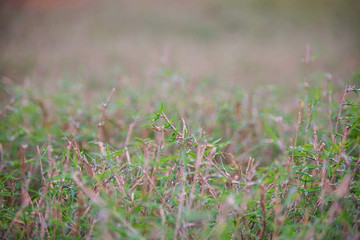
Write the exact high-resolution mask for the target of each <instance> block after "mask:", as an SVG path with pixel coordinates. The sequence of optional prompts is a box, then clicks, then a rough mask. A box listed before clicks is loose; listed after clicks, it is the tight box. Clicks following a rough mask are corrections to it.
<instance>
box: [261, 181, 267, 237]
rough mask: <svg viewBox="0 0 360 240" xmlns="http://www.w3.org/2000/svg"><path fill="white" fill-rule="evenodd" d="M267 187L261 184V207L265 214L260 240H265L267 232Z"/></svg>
mask: <svg viewBox="0 0 360 240" xmlns="http://www.w3.org/2000/svg"><path fill="white" fill-rule="evenodd" d="M265 193H266V190H265V185H264V184H261V199H260V207H261V212H262V214H263V217H262V220H261V231H260V236H259V239H261V240H262V239H264V238H265V230H266V216H267V212H266V205H265Z"/></svg>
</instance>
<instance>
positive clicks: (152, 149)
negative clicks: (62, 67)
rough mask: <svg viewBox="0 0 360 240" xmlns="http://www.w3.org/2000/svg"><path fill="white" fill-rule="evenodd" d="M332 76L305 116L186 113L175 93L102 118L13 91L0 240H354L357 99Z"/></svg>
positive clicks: (78, 104) (263, 104) (1, 169)
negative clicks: (153, 110) (160, 101)
mask: <svg viewBox="0 0 360 240" xmlns="http://www.w3.org/2000/svg"><path fill="white" fill-rule="evenodd" d="M166 74H167V75H168V76H169V77H172V76H173V75H172V74H171V73H169V72H167V73H166ZM324 76H326V75H311V76H308V81H307V82H306V84H304V85H303V87H300V88H299V89H298V90H297V94H299V95H300V96H301V97H300V101H299V103H298V105H297V106H296V108H294V107H292V106H290V107H289V106H287V105H286V104H285V103H283V102H281V101H280V100H279V96H280V95H281V94H280V93H278V92H276V91H275V90H261V91H259V92H252V93H238V94H237V95H234V96H232V97H231V98H230V99H225V100H223V99H222V98H221V97H218V98H217V100H216V99H215V100H213V101H211V102H210V103H209V102H207V101H204V100H202V101H199V102H197V103H195V102H187V101H186V100H184V101H183V102H179V99H184V98H183V97H186V95H185V93H183V92H181V90H178V89H179V88H178V86H177V85H176V83H174V86H173V89H172V88H170V89H168V90H167V91H170V92H173V93H174V96H173V99H170V100H169V102H167V101H164V102H163V103H159V102H154V103H153V108H154V109H155V108H156V109H157V111H155V112H154V113H153V114H149V110H144V109H147V106H145V107H139V106H138V101H137V100H136V99H137V98H138V97H141V96H139V93H136V91H134V92H133V96H132V100H128V99H126V98H128V97H129V95H130V96H131V94H132V93H131V92H130V94H128V95H126V96H125V97H124V96H122V95H121V94H117V93H118V91H117V90H113V91H112V92H111V94H110V96H109V97H108V98H106V99H105V100H104V104H103V105H101V107H100V108H97V107H96V106H97V104H96V103H95V102H96V101H97V100H96V99H95V100H93V101H90V100H88V101H87V102H85V101H84V100H83V99H82V96H81V94H80V93H79V92H78V90H76V91H71V90H69V89H68V90H66V89H63V90H62V91H59V92H58V93H56V94H54V95H51V96H46V95H40V94H35V93H33V92H31V91H30V90H28V89H24V88H23V87H19V86H17V85H14V84H12V83H11V82H10V81H3V82H2V83H1V88H2V89H3V92H6V95H7V96H8V97H7V99H8V102H7V103H5V104H3V105H2V106H1V109H0V110H1V112H0V132H1V134H0V153H1V165H0V181H1V185H0V202H1V213H0V236H1V238H2V239H29V238H46V239H47V238H51V239H65V238H66V239H101V238H102V239H209V238H211V239H313V238H316V239H339V238H345V239H354V238H358V237H359V224H360V223H359V220H360V206H359V201H360V192H359V189H360V179H359V166H360V158H359V154H360V148H359V146H360V144H359V141H360V134H359V132H360V122H359V121H360V108H359V95H358V93H359V86H356V85H354V86H353V85H351V84H347V85H346V86H345V84H344V83H339V82H336V81H333V80H331V78H330V77H329V78H328V79H326V78H325V77H324ZM358 78H359V75H354V79H355V82H356V81H357V80H358ZM198 88H201V86H200V87H198ZM344 89H345V91H344ZM177 90H178V91H177ZM120 91H121V90H120ZM194 91H197V90H194ZM143 98H146V96H143ZM146 100H150V99H149V98H147V99H146ZM141 101H143V99H142V100H141ZM94 106H95V107H94ZM150 109H151V108H150ZM179 109H183V110H182V111H184V112H183V113H181V114H178V113H177V111H178V110H179ZM282 109H288V110H286V111H284V110H282ZM291 109H297V110H291ZM178 116H180V117H178Z"/></svg>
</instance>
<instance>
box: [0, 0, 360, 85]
mask: <svg viewBox="0 0 360 240" xmlns="http://www.w3.org/2000/svg"><path fill="white" fill-rule="evenodd" d="M10 2H11V3H12V4H10ZM15 3H17V4H14V1H5V2H3V3H2V7H1V15H0V18H1V25H0V26H1V28H2V29H3V30H2V32H3V34H2V37H1V42H0V44H1V45H0V49H1V52H0V54H1V55H0V74H1V76H6V77H8V78H10V79H12V80H14V81H16V82H22V81H24V79H25V78H26V79H29V82H30V83H31V84H30V85H33V86H32V87H33V88H36V89H37V90H40V91H41V89H42V88H44V89H46V91H56V89H57V88H58V85H59V84H60V83H61V82H62V81H69V82H71V83H75V84H76V83H78V84H81V85H82V86H83V87H85V88H86V89H88V90H91V89H96V90H98V89H99V88H104V89H107V91H108V88H110V87H116V88H122V87H124V86H127V87H129V86H132V87H133V88H136V89H137V90H138V91H147V90H149V89H150V87H151V86H154V85H156V87H157V88H158V89H159V90H161V89H162V88H163V86H162V85H164V82H163V78H162V76H163V73H164V69H165V70H167V71H170V72H172V73H173V74H175V75H176V74H178V75H180V76H177V77H181V78H185V79H186V80H187V81H189V82H190V83H189V84H191V85H195V86H196V87H197V86H199V85H205V86H207V88H208V87H209V86H215V87H216V89H221V90H224V91H227V90H228V89H234V87H236V88H239V89H240V88H245V89H251V88H253V87H254V86H264V85H269V84H281V85H282V86H292V85H293V83H296V82H298V81H299V80H303V79H301V77H302V76H303V75H304V72H305V71H304V65H303V64H302V59H304V58H305V54H306V53H305V49H306V46H307V45H308V46H310V48H311V52H310V54H311V57H314V59H315V58H319V59H320V60H319V61H315V62H314V63H313V65H312V66H313V68H314V69H316V70H317V71H323V72H331V73H333V74H335V75H336V76H337V77H341V78H343V79H346V78H348V77H350V76H351V73H352V72H353V71H354V70H356V68H357V67H358V63H359V42H360V38H359V36H360V35H359V29H358V26H357V25H358V24H357V23H358V22H360V19H359V15H358V14H357V13H358V10H359V9H360V8H359V6H360V4H359V2H357V1H350V0H347V1H326V3H324V2H323V1H301V2H295V1H285V0H276V1H264V0H257V1H248V0H245V1H230V0H228V1H221V2H219V1H211V0H210V1H205V0H203V1H196V2H193V1H181V2H176V1H161V0H153V1H111V0H107V1H101V2H97V1H76V3H74V2H73V1H54V0H50V1H41V0H28V1H26V0H23V1H15ZM294 76H299V78H296V77H294ZM174 81H175V82H176V81H177V80H176V79H175V80H174ZM39 84H41V85H39ZM165 85H166V84H165ZM39 86H42V87H40V89H39ZM195 86H194V87H195ZM208 89H212V88H208Z"/></svg>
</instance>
